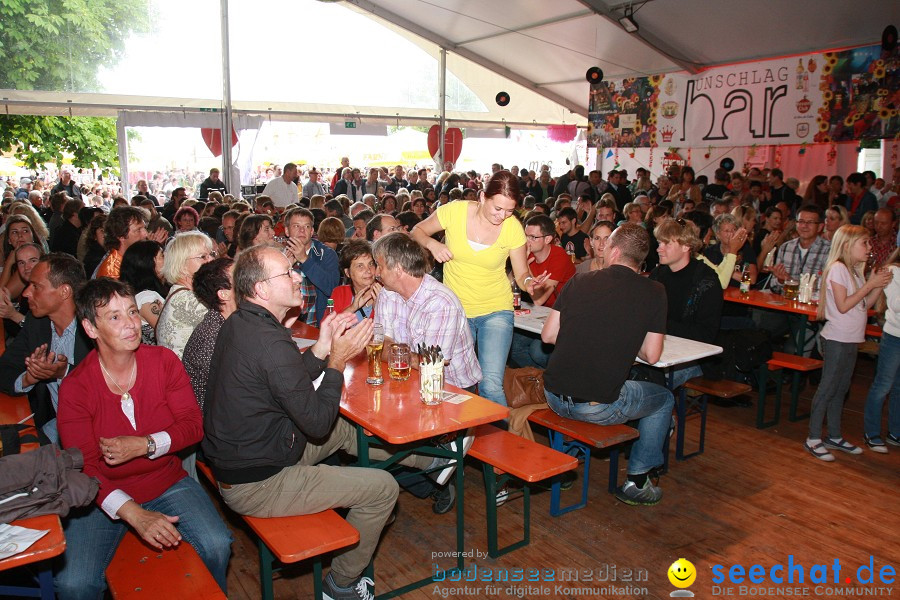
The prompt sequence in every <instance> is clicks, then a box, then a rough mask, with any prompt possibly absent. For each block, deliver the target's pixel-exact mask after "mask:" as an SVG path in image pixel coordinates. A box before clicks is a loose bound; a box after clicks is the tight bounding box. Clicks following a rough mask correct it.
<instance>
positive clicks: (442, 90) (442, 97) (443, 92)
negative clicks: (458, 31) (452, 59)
mask: <svg viewBox="0 0 900 600" xmlns="http://www.w3.org/2000/svg"><path fill="white" fill-rule="evenodd" d="M440 64H441V71H440V73H438V109H439V110H440V112H441V131H440V137H438V151H437V158H436V159H435V166H434V170H435V172H436V173H440V172H442V171H443V170H444V132H445V130H446V127H447V49H446V48H441V61H440Z"/></svg>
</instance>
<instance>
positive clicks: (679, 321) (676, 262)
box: [650, 219, 723, 389]
mask: <svg viewBox="0 0 900 600" xmlns="http://www.w3.org/2000/svg"><path fill="white" fill-rule="evenodd" d="M698 234H699V231H698V228H697V227H696V226H695V225H694V223H692V222H690V221H684V220H682V219H679V220H678V221H665V222H664V223H662V224H661V225H660V226H659V227H657V228H656V239H657V240H658V241H659V247H658V249H657V252H658V253H659V266H658V267H656V268H655V269H653V271H652V272H651V273H650V279H651V280H652V281H658V282H660V283H661V284H663V286H664V287H665V288H666V297H667V300H668V312H667V318H666V333H668V334H669V335H675V336H678V337H683V338H687V339H689V340H697V341H698V342H706V343H708V344H711V343H713V341H714V340H715V337H716V334H717V333H718V331H719V321H720V320H721V316H722V302H723V298H722V285H721V284H720V283H719V278H718V276H717V275H716V272H715V271H713V270H712V269H711V268H710V267H708V266H707V265H706V264H705V263H703V262H701V261H700V260H699V259H697V258H694V254H695V253H696V252H697V251H698V250H699V249H700V237H699V235H698ZM700 375H702V371H701V369H700V367H699V366H698V365H696V364H692V365H691V366H688V367H681V368H677V369H674V370H673V371H672V389H675V388H678V387H680V386H681V385H682V384H683V383H684V382H685V381H687V380H688V379H691V378H693V377H699V376H700Z"/></svg>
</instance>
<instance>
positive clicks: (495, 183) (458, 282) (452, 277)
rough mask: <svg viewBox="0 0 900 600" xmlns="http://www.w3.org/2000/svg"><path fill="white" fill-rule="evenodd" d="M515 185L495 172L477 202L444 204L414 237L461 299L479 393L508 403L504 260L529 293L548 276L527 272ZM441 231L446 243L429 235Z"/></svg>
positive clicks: (508, 295) (508, 308) (508, 304)
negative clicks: (477, 370)
mask: <svg viewBox="0 0 900 600" xmlns="http://www.w3.org/2000/svg"><path fill="white" fill-rule="evenodd" d="M518 204H519V182H518V179H517V178H516V176H515V175H513V174H512V173H510V172H509V171H499V172H497V173H495V174H494V175H493V176H492V177H491V179H490V180H489V181H488V183H487V185H486V186H485V189H484V191H482V192H481V193H480V195H479V199H478V201H477V202H464V201H456V202H451V203H449V204H445V205H444V206H441V207H440V208H438V209H437V211H435V212H434V213H433V214H432V215H431V216H429V217H428V218H427V219H425V220H424V221H422V222H421V223H419V224H418V225H416V226H415V227H414V228H413V230H412V232H411V235H412V238H413V239H414V240H416V241H417V242H418V243H419V244H420V245H422V246H424V247H425V248H427V249H428V251H429V252H431V254H432V255H433V256H434V258H435V260H437V261H438V262H442V263H444V284H445V285H446V286H447V287H449V288H450V289H451V290H453V292H454V293H455V294H456V295H457V296H458V297H459V300H460V302H461V303H462V305H463V309H464V310H465V311H466V317H467V318H468V320H469V328H470V329H471V331H472V338H473V339H474V340H475V344H476V345H477V348H478V352H477V354H478V362H479V364H480V365H481V370H482V373H483V379H482V381H481V383H480V384H479V388H478V391H479V393H480V394H481V395H482V396H484V397H485V398H487V399H488V400H491V401H493V402H496V403H497V404H502V405H504V406H505V405H506V396H505V395H504V393H503V372H504V369H505V368H506V358H507V356H508V355H509V348H510V344H511V343H512V335H513V311H512V288H511V287H510V285H509V280H508V279H507V278H506V259H507V258H509V259H510V261H511V262H512V267H513V274H514V275H515V279H516V283H517V284H518V286H519V287H520V288H521V289H523V290H527V291H528V293H529V294H533V293H534V290H535V288H539V287H541V285H543V283H544V281H545V280H546V279H547V273H542V274H541V275H540V276H538V277H533V276H532V275H531V273H530V272H529V270H528V264H527V252H526V250H525V231H524V229H523V228H522V224H521V223H519V221H518V220H517V219H515V218H510V217H512V216H513V213H514V212H515V210H516V208H517V207H518ZM441 231H443V232H444V234H445V243H443V244H442V243H441V242H439V241H437V240H435V239H433V238H432V237H431V236H432V235H434V234H436V233H439V232H441Z"/></svg>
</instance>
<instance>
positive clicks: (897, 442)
mask: <svg viewBox="0 0 900 600" xmlns="http://www.w3.org/2000/svg"><path fill="white" fill-rule="evenodd" d="M885 441H886V442H887V443H888V444H890V445H891V446H900V438H898V437H897V436H896V435H894V434H893V433H889V434H887V437H886V438H885Z"/></svg>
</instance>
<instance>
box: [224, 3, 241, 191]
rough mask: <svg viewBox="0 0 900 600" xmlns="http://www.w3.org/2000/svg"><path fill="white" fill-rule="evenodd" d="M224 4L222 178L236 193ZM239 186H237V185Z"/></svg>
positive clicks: (226, 13)
mask: <svg viewBox="0 0 900 600" xmlns="http://www.w3.org/2000/svg"><path fill="white" fill-rule="evenodd" d="M220 4H221V6H222V100H223V102H224V104H225V112H224V113H223V115H222V180H223V181H224V182H225V187H227V188H228V190H229V191H231V193H232V194H235V197H238V196H237V194H238V193H239V192H240V185H241V182H240V181H237V182H235V181H233V180H232V179H233V178H232V176H231V169H232V165H231V130H232V128H233V125H232V115H231V53H230V46H231V44H230V39H229V35H228V0H220ZM235 186H237V187H235Z"/></svg>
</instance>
